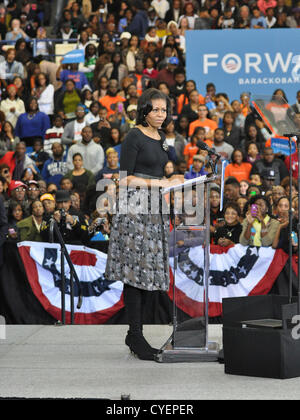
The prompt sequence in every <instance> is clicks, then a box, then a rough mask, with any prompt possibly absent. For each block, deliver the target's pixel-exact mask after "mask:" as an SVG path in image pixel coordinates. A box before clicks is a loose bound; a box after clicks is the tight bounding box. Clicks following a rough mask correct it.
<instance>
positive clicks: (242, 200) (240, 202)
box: [236, 197, 248, 223]
mask: <svg viewBox="0 0 300 420" xmlns="http://www.w3.org/2000/svg"><path fill="white" fill-rule="evenodd" d="M247 203H248V199H247V198H246V197H239V198H238V199H237V200H236V204H237V205H238V207H239V209H240V222H241V223H242V221H243V220H244V210H245V206H246V204H247Z"/></svg>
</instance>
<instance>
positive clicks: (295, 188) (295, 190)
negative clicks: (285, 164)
mask: <svg viewBox="0 0 300 420" xmlns="http://www.w3.org/2000/svg"><path fill="white" fill-rule="evenodd" d="M280 185H281V186H282V187H283V188H284V191H285V194H286V196H287V197H289V195H290V177H289V176H287V177H286V178H284V179H283V180H282V181H281V184H280ZM297 195H298V182H297V180H296V179H295V178H292V197H295V196H297Z"/></svg>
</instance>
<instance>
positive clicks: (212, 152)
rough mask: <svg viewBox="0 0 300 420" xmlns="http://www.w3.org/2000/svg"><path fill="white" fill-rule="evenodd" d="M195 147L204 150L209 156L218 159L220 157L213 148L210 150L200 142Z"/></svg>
mask: <svg viewBox="0 0 300 420" xmlns="http://www.w3.org/2000/svg"><path fill="white" fill-rule="evenodd" d="M197 146H198V147H199V149H201V150H206V151H207V153H208V154H209V155H214V156H217V157H218V158H220V157H221V155H220V153H217V152H216V150H215V148H214V147H212V148H210V147H208V146H207V144H206V143H204V142H203V141H201V140H200V141H198V143H197Z"/></svg>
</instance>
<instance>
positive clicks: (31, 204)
mask: <svg viewBox="0 0 300 420" xmlns="http://www.w3.org/2000/svg"><path fill="white" fill-rule="evenodd" d="M37 202H39V203H41V204H42V205H43V203H42V202H41V200H40V199H39V198H36V199H35V200H33V202H32V203H30V205H29V213H30V214H32V208H33V205H34V204H35V203H37ZM43 208H44V206H43Z"/></svg>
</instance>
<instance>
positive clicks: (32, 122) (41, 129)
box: [15, 97, 50, 146]
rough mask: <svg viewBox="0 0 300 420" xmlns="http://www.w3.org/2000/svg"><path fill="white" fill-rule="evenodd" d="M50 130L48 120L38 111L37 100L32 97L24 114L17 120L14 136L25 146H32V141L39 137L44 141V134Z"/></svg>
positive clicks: (46, 116)
mask: <svg viewBox="0 0 300 420" xmlns="http://www.w3.org/2000/svg"><path fill="white" fill-rule="evenodd" d="M48 128H50V119H49V117H48V115H46V114H44V112H40V111H39V107H38V102H37V99H36V98H34V97H32V98H30V99H29V102H28V105H27V106H26V112H25V113H24V114H21V115H20V116H19V118H18V120H17V124H16V129H15V133H16V136H18V137H19V138H20V140H21V141H24V142H25V144H26V146H32V145H33V141H34V140H35V139H36V138H37V137H40V138H42V139H44V136H45V133H46V131H47V130H48Z"/></svg>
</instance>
